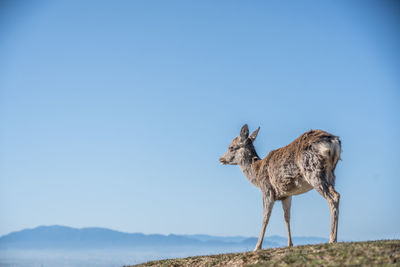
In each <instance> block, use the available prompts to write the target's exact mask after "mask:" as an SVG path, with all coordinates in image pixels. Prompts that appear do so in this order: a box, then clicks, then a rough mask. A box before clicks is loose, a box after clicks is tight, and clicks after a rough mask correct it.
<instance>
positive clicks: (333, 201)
mask: <svg viewBox="0 0 400 267" xmlns="http://www.w3.org/2000/svg"><path fill="white" fill-rule="evenodd" d="M313 187H314V188H315V190H317V191H318V193H320V195H322V196H323V197H324V198H325V199H326V200H327V201H328V204H329V208H330V210H331V228H330V235H329V243H336V242H337V229H338V219H339V200H340V194H339V193H338V192H336V191H335V189H334V187H333V185H330V184H327V183H324V182H322V181H321V183H318V185H317V186H314V185H313Z"/></svg>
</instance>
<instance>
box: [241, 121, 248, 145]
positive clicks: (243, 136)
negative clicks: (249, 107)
mask: <svg viewBox="0 0 400 267" xmlns="http://www.w3.org/2000/svg"><path fill="white" fill-rule="evenodd" d="M247 137H249V127H248V126H247V124H245V125H243V127H242V129H241V130H240V135H239V140H240V141H241V142H244V141H245V140H246V139H247Z"/></svg>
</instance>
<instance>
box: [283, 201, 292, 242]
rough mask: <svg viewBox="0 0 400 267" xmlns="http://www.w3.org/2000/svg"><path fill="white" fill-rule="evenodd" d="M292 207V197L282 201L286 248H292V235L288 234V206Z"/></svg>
mask: <svg viewBox="0 0 400 267" xmlns="http://www.w3.org/2000/svg"><path fill="white" fill-rule="evenodd" d="M291 205H292V197H291V196H290V197H287V198H285V199H282V207H283V217H284V219H285V223H286V231H287V236H288V246H289V247H292V246H293V243H292V235H291V233H290V206H291Z"/></svg>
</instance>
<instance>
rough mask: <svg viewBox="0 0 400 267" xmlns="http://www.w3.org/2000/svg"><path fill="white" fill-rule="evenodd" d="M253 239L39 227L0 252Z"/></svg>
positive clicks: (10, 238) (0, 240) (273, 239)
mask: <svg viewBox="0 0 400 267" xmlns="http://www.w3.org/2000/svg"><path fill="white" fill-rule="evenodd" d="M327 241H328V240H327V239H325V238H319V237H294V238H293V242H294V244H295V245H300V244H317V243H324V242H327ZM256 243H257V238H255V237H242V236H233V237H220V236H210V235H173V234H171V235H159V234H151V235H145V234H142V233H123V232H119V231H114V230H110V229H106V228H81V229H77V228H71V227H66V226H57V225H55V226H39V227H36V228H33V229H25V230H22V231H18V232H13V233H10V234H8V235H4V236H2V237H0V249H110V248H116V249H118V248H136V249H140V248H143V249H148V248H165V247H169V248H170V247H186V248H187V247H192V248H193V247H220V248H222V247H223V248H232V249H252V248H253V247H254V246H255V244H256ZM286 244H287V239H286V237H281V236H270V237H266V238H265V239H264V247H265V248H266V247H280V246H286Z"/></svg>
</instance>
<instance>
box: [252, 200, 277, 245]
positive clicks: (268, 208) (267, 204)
mask: <svg viewBox="0 0 400 267" xmlns="http://www.w3.org/2000/svg"><path fill="white" fill-rule="evenodd" d="M274 203H275V200H274V198H273V197H272V195H271V194H270V193H269V192H263V208H264V211H263V220H262V226H261V232H260V236H259V237H258V241H257V245H256V248H255V249H254V251H257V250H260V249H261V248H262V243H263V239H264V234H265V228H267V225H268V221H269V217H270V216H271V212H272V207H273V206H274Z"/></svg>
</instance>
